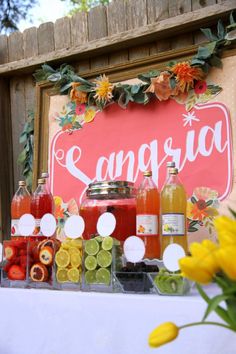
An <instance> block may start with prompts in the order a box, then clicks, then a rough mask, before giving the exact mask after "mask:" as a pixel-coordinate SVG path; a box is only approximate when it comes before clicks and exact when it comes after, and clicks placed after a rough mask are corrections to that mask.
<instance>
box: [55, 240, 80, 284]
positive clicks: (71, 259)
mask: <svg viewBox="0 0 236 354" xmlns="http://www.w3.org/2000/svg"><path fill="white" fill-rule="evenodd" d="M82 246H83V245H82V239H81V238H77V239H70V238H66V239H65V240H64V241H63V242H62V243H61V245H60V248H59V249H58V251H57V252H56V255H55V279H54V280H55V283H54V287H55V288H57V289H61V290H63V289H65V290H66V289H74V290H79V289H80V288H81V280H82V256H83V247H82Z"/></svg>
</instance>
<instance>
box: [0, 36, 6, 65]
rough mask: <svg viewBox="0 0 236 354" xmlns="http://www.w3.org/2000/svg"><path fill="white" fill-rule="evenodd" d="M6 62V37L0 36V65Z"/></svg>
mask: <svg viewBox="0 0 236 354" xmlns="http://www.w3.org/2000/svg"><path fill="white" fill-rule="evenodd" d="M7 62H8V37H7V36H6V35H0V64H4V63H7Z"/></svg>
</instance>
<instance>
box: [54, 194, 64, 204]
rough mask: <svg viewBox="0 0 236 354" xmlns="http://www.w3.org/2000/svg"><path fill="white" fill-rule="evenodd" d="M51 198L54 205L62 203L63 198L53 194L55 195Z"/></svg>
mask: <svg viewBox="0 0 236 354" xmlns="http://www.w3.org/2000/svg"><path fill="white" fill-rule="evenodd" d="M53 199H54V204H55V206H61V205H62V203H63V200H62V198H61V197H58V196H55V197H53Z"/></svg>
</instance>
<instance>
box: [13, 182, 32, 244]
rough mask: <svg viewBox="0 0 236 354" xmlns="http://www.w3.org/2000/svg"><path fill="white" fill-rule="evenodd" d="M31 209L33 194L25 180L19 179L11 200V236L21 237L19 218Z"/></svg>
mask: <svg viewBox="0 0 236 354" xmlns="http://www.w3.org/2000/svg"><path fill="white" fill-rule="evenodd" d="M30 211H31V195H30V193H29V191H28V189H27V187H26V183H25V181H19V188H18V189H17V191H16V193H15V195H14V197H13V199H12V202H11V237H14V238H15V237H20V236H21V235H20V233H19V227H18V225H19V219H20V217H21V216H22V215H24V214H29V213H30Z"/></svg>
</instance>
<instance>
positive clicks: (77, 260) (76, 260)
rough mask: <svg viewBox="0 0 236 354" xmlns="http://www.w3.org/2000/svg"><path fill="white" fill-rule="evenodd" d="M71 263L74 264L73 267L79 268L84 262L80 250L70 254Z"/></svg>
mask: <svg viewBox="0 0 236 354" xmlns="http://www.w3.org/2000/svg"><path fill="white" fill-rule="evenodd" d="M70 264H71V265H72V267H76V268H78V267H79V266H80V265H81V264H82V259H81V256H80V252H79V253H72V254H71V255H70Z"/></svg>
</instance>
